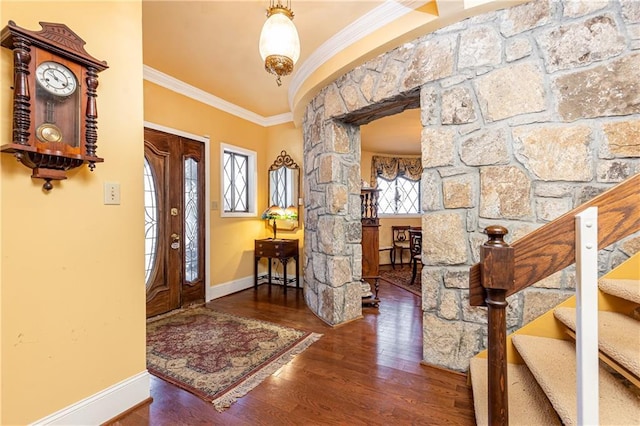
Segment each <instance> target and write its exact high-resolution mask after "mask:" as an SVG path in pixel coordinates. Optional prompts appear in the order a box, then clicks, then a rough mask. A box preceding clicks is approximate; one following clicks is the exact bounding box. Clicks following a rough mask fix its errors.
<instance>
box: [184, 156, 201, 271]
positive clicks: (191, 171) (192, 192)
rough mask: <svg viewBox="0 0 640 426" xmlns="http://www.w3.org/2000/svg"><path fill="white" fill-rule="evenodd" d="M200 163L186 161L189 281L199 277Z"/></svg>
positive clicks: (185, 265) (185, 231)
mask: <svg viewBox="0 0 640 426" xmlns="http://www.w3.org/2000/svg"><path fill="white" fill-rule="evenodd" d="M199 219H200V218H199V217H198V163H197V162H196V161H195V160H194V159H193V158H187V159H185V161H184V276H185V280H186V281H187V282H192V281H194V280H196V279H197V278H198V269H199V265H198V250H199V247H198V231H199V227H198V222H199Z"/></svg>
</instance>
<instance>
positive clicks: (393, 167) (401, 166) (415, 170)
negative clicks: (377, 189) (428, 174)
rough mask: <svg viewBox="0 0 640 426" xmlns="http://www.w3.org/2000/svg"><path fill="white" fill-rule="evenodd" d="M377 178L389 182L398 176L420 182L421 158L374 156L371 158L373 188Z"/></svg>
mask: <svg viewBox="0 0 640 426" xmlns="http://www.w3.org/2000/svg"><path fill="white" fill-rule="evenodd" d="M378 176H380V177H382V178H384V179H386V180H389V181H391V180H394V179H395V178H397V177H398V176H403V177H404V178H406V179H409V180H413V181H417V180H420V179H421V178H422V158H420V157H384V156H381V155H374V156H373V157H372V158H371V185H374V186H375V184H376V180H377V178H378Z"/></svg>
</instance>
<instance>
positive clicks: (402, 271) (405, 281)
mask: <svg viewBox="0 0 640 426" xmlns="http://www.w3.org/2000/svg"><path fill="white" fill-rule="evenodd" d="M411 268H412V267H411V265H402V266H399V265H396V268H395V269H391V267H390V266H389V267H388V268H387V266H385V267H384V269H383V268H381V269H380V271H379V272H378V273H379V274H380V278H381V279H383V280H385V281H386V282H388V283H391V284H393V285H396V286H398V287H402V288H404V289H405V290H407V291H410V292H411V293H413V294H416V295H418V296H421V297H422V283H421V278H420V275H421V274H420V268H421V266H418V272H417V274H416V280H415V281H414V283H413V284H411V274H412V269H411Z"/></svg>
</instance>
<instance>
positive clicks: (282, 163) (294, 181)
mask: <svg viewBox="0 0 640 426" xmlns="http://www.w3.org/2000/svg"><path fill="white" fill-rule="evenodd" d="M283 169H284V170H286V171H291V177H290V179H287V181H289V182H290V185H291V189H290V192H289V191H288V193H287V194H286V195H285V200H274V198H273V197H272V195H273V193H274V188H272V186H273V185H275V184H276V183H275V182H276V181H277V179H276V176H277V173H281V172H282V170H283ZM268 178H269V188H268V194H267V197H268V200H267V201H268V206H273V205H278V206H280V207H282V209H287V208H288V207H294V208H295V209H296V210H298V199H299V197H300V167H299V166H298V164H297V163H296V162H295V161H293V159H292V158H291V156H290V155H289V154H287V152H286V151H284V150H283V151H281V152H280V155H278V157H277V158H276V160H275V161H274V162H273V164H271V166H269V175H268ZM284 204H289V205H284ZM299 221H300V214H299V212H298V216H297V217H296V218H295V219H277V220H276V224H277V227H278V230H283V231H293V230H294V229H296V228H297V227H298V226H299Z"/></svg>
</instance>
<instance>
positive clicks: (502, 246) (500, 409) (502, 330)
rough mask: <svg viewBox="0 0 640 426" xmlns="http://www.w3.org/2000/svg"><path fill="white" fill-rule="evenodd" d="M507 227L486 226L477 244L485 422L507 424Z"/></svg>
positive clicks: (510, 283) (510, 259) (510, 264)
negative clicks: (484, 340)
mask: <svg viewBox="0 0 640 426" xmlns="http://www.w3.org/2000/svg"><path fill="white" fill-rule="evenodd" d="M508 232H509V231H507V229H506V228H504V227H502V226H489V227H487V228H485V233H486V234H487V235H488V236H489V240H488V241H487V242H486V243H484V244H483V245H482V247H481V248H480V262H481V265H482V266H481V277H482V278H481V280H482V286H483V287H484V288H485V290H486V294H487V297H486V299H485V302H486V304H487V307H488V308H489V312H488V315H489V330H488V332H489V335H488V338H489V348H488V354H489V374H488V377H489V380H488V382H489V386H488V387H489V389H488V396H489V424H490V425H508V424H509V393H508V389H507V348H506V345H507V314H506V308H507V301H506V297H507V291H508V290H509V289H510V288H512V286H513V269H514V265H513V248H512V247H509V244H507V243H506V242H505V241H504V236H505V235H507V233H508Z"/></svg>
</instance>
